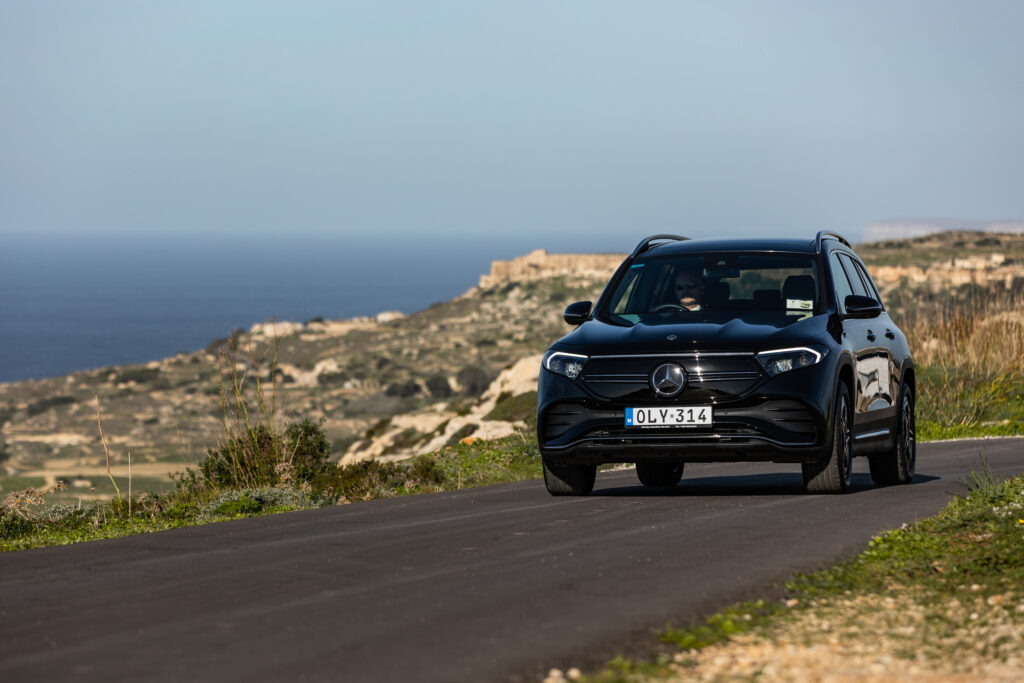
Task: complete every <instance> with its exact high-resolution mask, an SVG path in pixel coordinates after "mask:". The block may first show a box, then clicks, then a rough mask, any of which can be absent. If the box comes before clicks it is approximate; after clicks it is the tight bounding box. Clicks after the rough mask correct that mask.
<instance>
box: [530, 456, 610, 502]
mask: <svg viewBox="0 0 1024 683" xmlns="http://www.w3.org/2000/svg"><path fill="white" fill-rule="evenodd" d="M541 464H542V466H543V467H544V486H545V487H547V489H548V493H550V494H551V495H552V496H586V495H588V494H589V493H590V492H591V491H593V490H594V480H595V479H597V465H553V464H551V463H549V462H548V461H547V460H545V459H543V458H542V459H541Z"/></svg>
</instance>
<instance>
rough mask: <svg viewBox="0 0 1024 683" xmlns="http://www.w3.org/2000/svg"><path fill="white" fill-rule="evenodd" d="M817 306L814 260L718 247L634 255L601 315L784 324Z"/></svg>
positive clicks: (622, 320) (625, 319) (631, 321)
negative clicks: (701, 251)
mask: <svg viewBox="0 0 1024 683" xmlns="http://www.w3.org/2000/svg"><path fill="white" fill-rule="evenodd" d="M817 306H818V273H817V267H816V263H815V259H814V257H813V256H812V255H809V254H807V255H804V254H774V253H740V252H718V253H707V254H687V255H685V256H664V257H660V258H649V259H646V260H638V261H636V262H635V263H633V264H632V265H631V266H630V268H629V270H627V271H626V274H625V275H624V276H623V277H622V279H621V280H620V281H619V283H618V285H617V286H616V288H615V291H614V293H613V294H612V296H611V298H610V299H609V300H608V304H607V306H606V307H605V308H604V310H602V311H600V312H599V316H600V317H601V318H603V319H604V320H605V321H607V322H612V323H616V324H620V325H635V324H637V323H639V322H643V323H645V324H657V323H659V322H690V321H692V322H727V321H728V320H730V319H733V318H742V319H744V320H747V321H750V322H760V323H771V324H776V325H786V324H789V323H793V322H796V321H798V320H802V319H804V318H806V317H809V316H811V315H813V314H814V312H815V310H817Z"/></svg>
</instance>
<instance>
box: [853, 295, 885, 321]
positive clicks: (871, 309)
mask: <svg viewBox="0 0 1024 683" xmlns="http://www.w3.org/2000/svg"><path fill="white" fill-rule="evenodd" d="M844 303H845V304H846V317H847V318H875V317H878V315H879V314H880V313H881V312H882V304H881V303H879V302H877V301H875V300H874V299H872V298H871V297H870V296H860V295H859V294H851V295H849V296H848V297H846V301H845V302H844Z"/></svg>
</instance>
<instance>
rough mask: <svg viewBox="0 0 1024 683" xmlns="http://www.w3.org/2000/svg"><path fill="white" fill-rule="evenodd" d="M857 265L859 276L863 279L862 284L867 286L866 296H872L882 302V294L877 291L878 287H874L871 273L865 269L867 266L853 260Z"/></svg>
mask: <svg viewBox="0 0 1024 683" xmlns="http://www.w3.org/2000/svg"><path fill="white" fill-rule="evenodd" d="M854 265H856V266H857V272H858V273H860V278H861V279H862V280H864V284H866V285H867V287H868V296H873V297H874V298H875V301H877V302H878V303H882V295H881V294H879V293H878V287H875V281H874V280H872V279H871V274H870V273H869V272H868V271H867V268H865V267H864V266H862V265H861V264H859V263H857V262H856V261H855V262H854Z"/></svg>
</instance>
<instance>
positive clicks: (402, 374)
mask: <svg viewBox="0 0 1024 683" xmlns="http://www.w3.org/2000/svg"><path fill="white" fill-rule="evenodd" d="M623 257H624V255H623V254H604V255H602V254H596V255H595V254H586V255H571V254H547V253H546V252H543V251H535V252H533V253H530V254H528V255H525V256H522V257H520V258H517V259H514V260H512V261H496V262H495V263H493V264H492V267H491V270H490V272H489V273H487V274H484V275H482V276H481V278H480V282H479V283H478V285H477V286H475V287H472V288H471V289H469V290H468V291H467V292H465V293H464V294H462V295H461V296H459V297H456V298H455V299H452V300H450V301H446V302H443V303H438V304H435V305H433V306H431V307H429V308H427V309H425V310H422V311H419V312H417V313H414V314H412V315H409V316H405V315H402V314H401V313H394V312H385V313H381V314H379V315H377V316H374V317H367V318H356V319H348V320H312V321H308V322H305V323H301V322H286V321H277V322H268V323H265V324H261V325H257V326H255V327H253V328H252V329H250V330H244V331H235V332H234V333H233V334H232V335H231V337H230V338H226V339H221V340H217V341H214V342H213V343H211V344H210V345H209V346H208V347H207V348H206V349H202V350H198V351H195V352H192V353H183V354H178V355H176V356H174V357H171V358H167V359H164V360H161V361H154V362H151V363H147V364H144V365H132V366H120V367H109V368H102V369H97V370H88V371H84V372H76V373H72V374H70V375H66V376H63V377H54V378H48V379H43V380H30V381H24V382H13V383H7V384H0V429H2V431H0V438H2V442H0V449H2V450H0V460H2V463H0V468H2V476H0V486H2V487H3V489H2V490H6V491H10V490H15V489H18V488H25V487H27V486H43V485H52V484H53V483H54V482H55V481H57V480H64V481H66V482H67V483H68V485H69V490H70V493H72V494H74V495H75V496H79V497H82V498H85V499H88V498H90V497H106V496H109V495H110V494H112V493H113V490H112V488H111V486H110V483H109V481H108V479H107V474H106V454H105V451H104V448H103V443H102V441H101V438H100V426H101V425H102V431H103V434H104V436H105V438H106V441H107V445H108V450H109V453H110V458H111V464H112V468H113V473H114V474H115V476H126V475H127V466H128V459H129V455H130V458H131V463H132V472H133V478H134V479H135V481H136V485H137V486H139V488H140V489H141V488H147V487H148V488H151V489H160V488H166V487H167V486H169V485H170V480H169V479H168V478H167V474H168V472H172V471H179V470H181V469H183V468H184V467H185V466H187V465H193V464H195V463H196V462H197V461H198V460H199V459H201V458H202V457H203V456H205V455H206V452H207V449H208V448H210V447H213V446H216V445H217V444H218V443H220V442H221V441H223V439H224V434H225V430H224V424H223V421H224V418H225V410H224V402H225V401H227V402H230V401H231V400H232V394H233V389H232V386H233V379H232V378H233V377H234V378H239V379H243V378H244V379H245V380H246V381H245V382H244V384H245V386H247V387H250V388H251V387H252V386H253V382H252V380H253V379H255V378H257V377H259V378H261V381H262V385H263V388H264V390H265V392H266V393H267V396H268V397H272V398H273V402H274V405H273V410H274V411H275V415H276V416H277V418H278V419H279V420H280V421H283V422H290V421H294V420H301V419H303V418H309V419H310V420H313V421H318V420H322V421H323V428H324V431H325V433H326V434H327V437H328V439H329V440H330V442H331V447H332V449H331V450H332V453H333V456H334V458H335V459H341V458H343V457H345V456H346V454H348V455H349V457H348V459H349V460H352V459H361V458H366V457H374V456H381V455H385V456H386V455H389V454H394V453H396V452H403V451H406V450H408V448H409V447H412V446H414V445H415V444H426V443H433V442H435V441H437V439H438V438H439V437H444V439H445V440H447V439H448V438H450V437H451V436H454V435H455V434H456V433H459V438H463V437H464V436H468V435H469V433H470V432H471V431H475V429H474V428H471V427H466V426H465V424H462V422H464V420H463V418H465V417H466V416H467V415H470V414H471V413H473V411H474V409H477V412H479V405H478V404H480V402H481V399H482V398H483V395H484V394H485V392H486V391H487V390H488V388H489V387H490V386H491V384H492V382H493V381H494V380H495V379H496V378H498V376H499V374H500V373H502V371H503V370H506V369H510V368H512V367H513V366H515V364H516V362H517V361H518V360H519V359H521V358H524V357H529V356H535V355H536V354H538V353H540V352H542V351H543V350H544V349H545V348H546V347H547V345H548V344H550V343H551V342H552V341H553V340H554V339H556V338H558V337H559V336H561V335H562V334H564V333H565V331H566V330H567V328H566V325H565V323H564V322H563V321H562V320H561V313H562V310H563V309H564V308H565V306H566V305H568V304H569V303H571V302H573V301H577V300H580V299H588V298H589V299H595V298H596V297H597V295H598V294H599V293H600V291H601V289H602V287H603V286H604V284H605V282H606V281H607V279H608V277H609V276H610V274H611V273H612V271H613V270H614V269H615V267H616V266H617V265H618V264H619V263H620V262H621V261H622V259H623ZM228 332H230V331H229V330H225V333H228ZM272 379H273V381H271V380H272ZM498 386H500V384H499V385H498ZM499 393H501V392H500V391H499ZM487 398H491V397H490V396H488V397H487ZM493 398H495V399H496V398H497V396H494V397H493ZM485 400H486V399H485ZM97 401H98V403H99V409H100V418H101V421H100V420H98V419H97ZM495 402H496V401H492V403H495ZM421 412H430V413H432V414H433V415H435V416H441V417H440V418H439V419H430V420H418V421H417V422H416V424H418V425H419V428H415V427H413V426H404V427H402V433H403V434H404V436H403V438H402V439H403V440H400V441H399V443H398V444H397V445H393V447H392V448H391V450H390V451H389V453H384V452H382V451H384V450H386V448H380V447H377V446H373V447H371V445H370V443H369V441H370V440H372V439H373V437H375V436H378V435H379V433H381V432H383V431H389V430H390V429H391V423H392V421H394V424H395V426H398V425H401V424H403V423H402V422H401V420H398V419H397V418H398V416H402V415H407V414H416V413H421ZM488 412H490V411H488ZM445 416H450V418H449V417H445ZM446 421H447V424H444V423H445V422H446ZM503 422H506V423H509V424H511V423H512V422H515V420H514V419H513V420H511V421H509V420H504V421H503ZM508 429H509V428H508V427H506V428H505V431H506V432H507V431H508ZM460 430H461V431H460ZM495 433H496V432H495V431H494V430H491V431H487V430H484V431H482V432H480V434H479V435H493V434H495Z"/></svg>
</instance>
